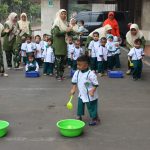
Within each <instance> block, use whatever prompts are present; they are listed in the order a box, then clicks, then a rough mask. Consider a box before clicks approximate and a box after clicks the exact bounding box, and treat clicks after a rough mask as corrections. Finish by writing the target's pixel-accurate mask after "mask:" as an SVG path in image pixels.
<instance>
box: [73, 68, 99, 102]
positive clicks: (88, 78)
mask: <svg viewBox="0 0 150 150" xmlns="http://www.w3.org/2000/svg"><path fill="white" fill-rule="evenodd" d="M72 83H73V84H77V86H78V89H79V97H80V98H81V99H82V101H83V103H86V102H90V101H94V100H96V99H98V93H97V89H96V91H95V93H94V96H90V95H89V91H90V90H91V89H92V88H93V85H95V86H98V80H97V76H96V74H95V73H94V72H93V71H91V70H89V71H87V72H84V73H82V72H81V71H79V70H77V71H76V72H75V74H74V76H73V78H72Z"/></svg>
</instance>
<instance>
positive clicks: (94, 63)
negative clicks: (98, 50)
mask: <svg viewBox="0 0 150 150" xmlns="http://www.w3.org/2000/svg"><path fill="white" fill-rule="evenodd" d="M90 63H91V70H96V57H91V62H90Z"/></svg>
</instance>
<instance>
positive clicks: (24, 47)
mask: <svg viewBox="0 0 150 150" xmlns="http://www.w3.org/2000/svg"><path fill="white" fill-rule="evenodd" d="M25 50H26V38H24V39H22V44H21V57H22V63H23V65H26V62H27V56H26V51H25Z"/></svg>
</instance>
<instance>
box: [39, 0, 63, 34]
mask: <svg viewBox="0 0 150 150" xmlns="http://www.w3.org/2000/svg"><path fill="white" fill-rule="evenodd" d="M59 9H60V0H54V6H53V7H49V6H48V0H41V32H42V34H44V33H47V34H50V29H51V26H52V23H53V21H54V18H55V16H56V12H57V11H58V10H59Z"/></svg>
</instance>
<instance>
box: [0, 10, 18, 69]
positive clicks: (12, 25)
mask: <svg viewBox="0 0 150 150" xmlns="http://www.w3.org/2000/svg"><path fill="white" fill-rule="evenodd" d="M18 33H19V30H18V28H17V14H16V13H14V12H13V13H11V14H10V15H9V16H8V20H7V21H6V22H5V25H4V30H3V32H2V36H3V37H4V43H3V50H4V51H5V53H6V60H7V65H8V69H11V68H12V54H13V49H14V44H15V41H16V36H17V35H18Z"/></svg>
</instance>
